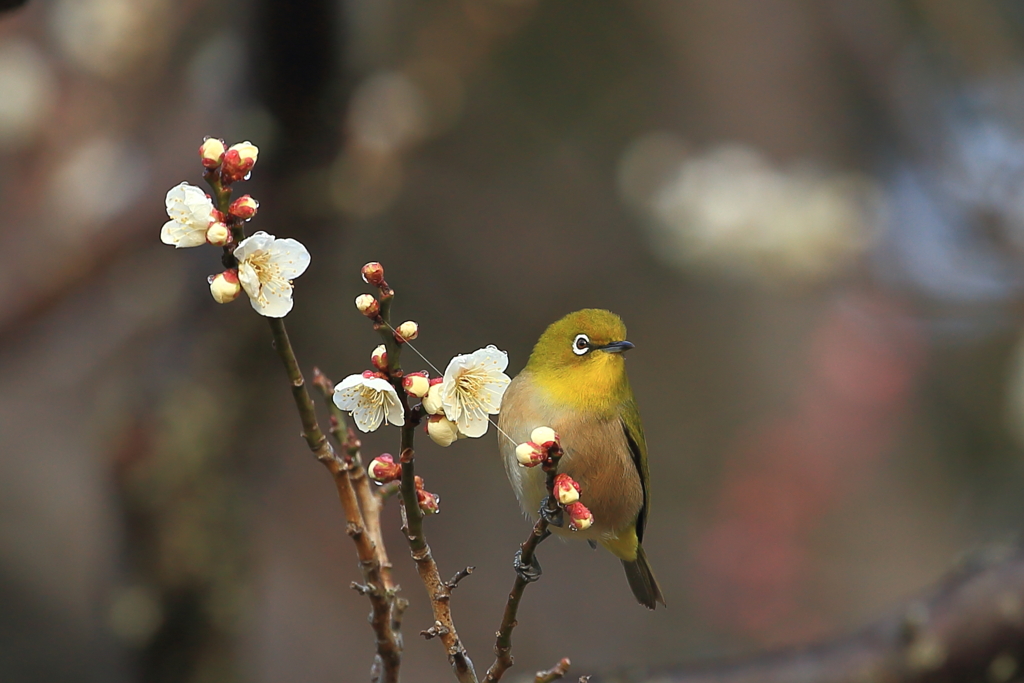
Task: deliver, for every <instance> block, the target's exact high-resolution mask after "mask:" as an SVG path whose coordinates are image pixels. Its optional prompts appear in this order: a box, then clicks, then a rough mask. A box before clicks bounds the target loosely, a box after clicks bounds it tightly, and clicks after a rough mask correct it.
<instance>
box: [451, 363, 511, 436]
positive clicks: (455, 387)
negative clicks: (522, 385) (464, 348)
mask: <svg viewBox="0 0 1024 683" xmlns="http://www.w3.org/2000/svg"><path fill="white" fill-rule="evenodd" d="M507 367H508V354H506V353H505V352H504V351H501V350H499V349H497V348H495V347H494V346H488V347H486V348H483V349H478V350H476V351H474V352H473V353H469V354H463V355H460V356H455V358H452V360H451V362H450V363H448V367H447V368H446V369H445V371H444V380H443V381H442V382H441V405H442V407H443V408H444V414H445V416H446V417H447V418H448V419H449V420H451V421H452V422H454V423H455V424H456V425H457V426H458V428H459V432H460V433H461V434H463V435H465V436H470V437H474V438H476V437H480V436H483V435H484V434H485V433H486V432H487V420H488V418H487V416H488V415H497V414H498V410H499V409H500V408H501V397H502V396H504V394H505V389H507V388H508V385H509V382H511V381H512V380H511V379H509V376H508V375H506V374H505V372H504V371H505V368H507Z"/></svg>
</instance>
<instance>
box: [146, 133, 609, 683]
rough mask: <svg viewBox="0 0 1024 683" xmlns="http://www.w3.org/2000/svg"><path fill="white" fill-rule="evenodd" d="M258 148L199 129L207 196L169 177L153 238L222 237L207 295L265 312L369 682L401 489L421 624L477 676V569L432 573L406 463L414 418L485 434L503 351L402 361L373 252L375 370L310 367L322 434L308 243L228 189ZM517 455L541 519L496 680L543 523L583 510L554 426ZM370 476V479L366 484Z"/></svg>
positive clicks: (398, 610)
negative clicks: (280, 229)
mask: <svg viewBox="0 0 1024 683" xmlns="http://www.w3.org/2000/svg"><path fill="white" fill-rule="evenodd" d="M258 154H259V150H258V149H257V148H256V146H255V145H253V144H251V143H249V142H242V143H238V144H235V145H232V146H230V147H227V146H225V144H224V142H223V141H222V140H218V139H216V138H208V139H206V140H205V141H204V142H203V144H202V146H201V147H200V149H199V155H200V159H201V162H202V164H203V167H204V169H205V171H204V174H203V177H204V179H205V180H206V182H207V183H208V184H209V186H210V189H211V193H212V194H211V195H207V194H206V193H205V192H203V191H202V190H201V189H199V188H198V187H195V186H193V185H190V184H188V183H181V184H179V185H178V186H176V187H174V188H172V189H171V190H170V191H169V192H168V193H167V197H166V208H167V215H168V221H167V222H166V223H165V224H164V226H163V228H162V229H161V233H160V238H161V240H162V241H163V242H164V243H166V244H170V245H173V246H175V247H176V248H188V247H197V246H201V245H203V244H210V245H213V246H217V247H220V248H221V264H222V266H223V268H224V270H223V271H222V272H220V273H218V274H216V275H213V276H211V277H210V278H209V283H210V293H211V295H212V296H213V298H214V300H215V301H217V302H218V303H230V302H231V301H234V300H235V299H237V298H238V297H239V296H241V294H242V293H243V292H244V293H245V294H246V295H247V296H248V298H249V302H250V304H251V305H252V307H253V309H254V310H255V311H256V312H257V313H259V314H260V315H263V316H265V317H266V318H267V319H268V322H269V324H270V328H271V333H272V336H273V339H274V348H275V349H276V351H277V354H278V356H279V357H280V358H281V361H282V363H283V364H284V367H285V371H286V373H287V375H288V379H289V380H290V382H291V389H292V397H293V399H294V402H295V406H296V409H297V411H298V413H299V418H300V421H301V423H302V435H303V438H304V439H305V441H306V444H307V446H308V447H309V449H310V451H311V452H312V453H313V454H314V455H315V456H316V458H317V460H319V461H320V462H321V463H323V465H324V466H325V467H326V468H327V469H328V471H329V472H330V473H331V475H332V478H333V479H334V482H335V487H336V489H337V492H338V498H339V500H340V502H341V505H342V508H343V510H344V513H345V520H346V532H347V534H348V535H349V536H350V537H351V538H352V540H353V543H354V544H355V547H356V555H357V557H358V559H359V568H360V571H361V574H362V582H361V583H359V582H353V583H352V587H353V588H354V589H356V590H357V591H358V592H359V593H360V594H363V595H366V596H367V597H368V599H369V601H370V605H371V614H370V623H371V626H372V628H373V631H374V634H375V636H376V657H375V659H374V665H373V667H372V669H371V672H372V673H371V679H372V681H374V683H396V682H397V681H398V679H399V670H400V667H401V662H402V636H401V622H402V615H403V612H404V610H405V608H406V606H407V604H408V603H407V601H406V600H404V599H402V598H399V597H398V596H397V593H398V591H399V587H398V586H397V585H396V584H395V583H394V581H393V579H392V576H391V564H390V562H389V560H388V555H387V552H386V549H385V547H384V542H383V537H382V534H381V527H380V513H381V508H382V506H383V504H384V501H385V500H386V498H387V497H388V496H390V495H392V494H395V493H397V494H398V495H399V499H400V502H401V512H402V521H403V523H402V530H403V532H404V534H405V536H406V539H407V542H408V545H409V550H410V553H411V555H412V558H413V560H414V562H415V565H416V568H417V572H418V573H419V576H420V579H421V581H422V582H423V585H424V587H425V588H426V591H427V596H428V598H429V600H430V604H431V609H432V612H433V617H434V622H433V625H431V626H430V627H429V628H427V629H424V630H423V631H421V633H422V635H423V636H424V637H426V638H428V639H431V638H437V639H438V640H439V641H440V642H441V643H442V645H443V647H444V649H445V653H446V654H447V656H448V659H449V662H450V664H451V666H452V670H453V672H454V674H455V676H456V678H457V679H458V680H459V681H460V682H461V683H478V680H479V679H478V678H477V674H476V671H475V669H474V666H473V662H472V660H471V659H470V657H469V654H468V653H467V652H466V649H465V647H464V646H463V644H462V642H461V640H460V638H459V635H458V632H457V630H456V628H455V623H454V620H453V618H452V612H451V604H450V603H451V592H452V590H453V589H454V588H455V586H456V585H457V584H458V583H459V581H461V580H463V579H464V578H466V577H467V576H469V574H470V573H471V572H472V571H473V568H472V567H467V568H465V569H463V570H461V571H459V572H458V573H457V574H455V576H454V577H453V578H452V579H451V580H449V581H444V580H442V579H441V575H440V571H439V569H438V566H437V563H436V561H435V560H434V557H433V553H432V551H431V548H430V545H429V544H428V543H427V538H426V532H425V529H424V526H425V525H424V519H425V517H426V516H428V515H434V514H436V513H438V512H439V511H440V498H439V497H438V496H437V494H435V493H432V492H431V491H429V490H427V489H426V486H425V483H424V481H423V479H422V478H421V477H419V476H417V475H416V462H415V461H416V455H415V453H416V452H415V443H414V442H415V434H416V428H417V427H418V426H420V425H421V424H422V425H423V426H424V429H425V431H426V433H427V435H428V436H429V437H430V438H431V440H433V441H434V442H435V443H438V444H439V445H441V446H445V447H447V446H450V445H451V444H453V443H454V442H455V441H457V440H459V439H462V438H479V437H481V436H483V435H484V434H485V433H486V432H487V429H488V425H489V424H490V416H491V415H496V414H498V411H499V408H500V406H501V399H502V396H503V394H504V392H505V389H506V388H507V387H508V385H509V384H510V382H511V380H510V379H509V377H508V375H506V374H505V369H506V368H507V366H508V357H507V355H506V354H505V352H504V351H501V350H499V349H497V348H495V347H494V346H488V347H486V348H482V349H478V350H477V351H474V352H472V353H468V354H461V355H456V356H455V357H454V358H452V360H451V361H450V362H449V363H448V366H447V368H446V369H445V371H444V373H443V374H441V373H438V374H440V375H441V376H435V377H431V376H430V374H429V372H427V371H417V372H408V373H407V372H405V371H404V370H403V369H402V364H401V360H402V351H403V349H404V347H406V346H410V347H411V342H412V341H414V340H415V339H417V338H418V336H419V332H420V330H419V325H418V324H417V323H416V322H414V321H412V320H407V321H405V322H403V323H401V324H400V325H398V326H397V327H394V326H392V324H391V309H392V304H393V301H394V297H395V290H394V289H392V287H391V286H390V285H389V284H388V282H387V281H386V280H385V279H384V268H383V267H382V266H381V265H380V264H379V263H376V262H372V263H367V264H366V265H365V266H363V268H362V271H361V273H362V277H363V280H364V281H365V282H366V283H367V284H368V285H370V286H371V287H373V288H374V289H375V293H373V294H362V295H360V296H359V297H357V298H356V300H355V305H356V308H357V310H358V311H359V312H360V313H361V314H362V315H364V316H365V317H366V318H367V319H368V320H369V321H370V322H371V323H372V326H373V329H374V330H375V331H376V332H377V333H378V335H379V337H380V340H381V344H380V345H378V346H377V348H375V349H374V350H373V352H372V353H371V355H370V365H371V366H372V369H367V370H365V371H363V372H360V373H355V374H351V375H349V376H347V377H345V378H344V379H343V380H342V381H341V382H339V383H338V384H334V383H333V382H332V381H331V380H330V379H329V378H327V376H326V375H324V374H323V373H322V372H320V371H319V369H314V370H313V384H314V386H316V387H317V388H318V390H319V391H320V393H321V394H322V395H323V396H324V398H325V399H328V401H327V402H328V405H329V408H330V411H331V412H330V429H329V432H330V435H331V437H332V438H333V439H334V442H335V445H336V448H335V447H334V446H332V444H331V442H330V441H329V440H328V438H327V436H326V435H325V434H324V432H323V430H322V429H321V427H320V424H319V423H318V421H317V416H316V411H315V408H314V404H313V400H312V398H311V397H310V394H309V391H308V390H307V387H306V382H305V378H304V377H303V374H302V371H301V368H300V366H299V362H298V359H297V358H296V356H295V352H294V350H293V348H292V345H291V341H290V339H289V336H288V331H287V329H286V327H285V323H284V317H285V316H286V315H287V314H288V313H289V312H290V311H291V310H292V308H293V306H294V300H293V293H294V284H293V281H294V279H295V278H297V277H298V276H299V275H301V274H302V273H303V272H305V270H306V269H307V267H308V266H309V263H310V255H309V252H308V251H307V250H306V248H305V247H304V246H303V245H302V244H300V243H299V242H298V241H296V240H294V239H290V238H280V239H279V238H277V237H275V236H273V235H270V234H267V233H266V232H262V231H258V232H256V233H254V234H252V235H251V236H250V235H247V234H246V229H245V224H246V223H247V222H248V221H250V220H251V219H252V218H253V217H255V216H256V213H257V211H258V208H259V203H258V202H257V201H256V200H255V199H254V198H253V197H251V196H250V195H248V194H243V195H241V196H239V197H237V198H235V199H232V194H233V189H234V184H235V183H238V182H242V181H244V180H247V179H248V178H249V175H250V173H251V172H252V169H253V167H254V165H255V164H256V160H257V158H258ZM413 351H415V349H413ZM416 353H418V352H416ZM424 360H426V359H424ZM428 364H429V361H428ZM431 367H432V368H433V366H431ZM435 372H436V369H435ZM346 413H348V414H350V415H351V418H352V422H353V423H354V426H355V428H356V429H358V430H360V431H362V432H372V431H375V430H377V429H379V428H381V427H382V426H386V425H393V426H396V427H399V428H400V430H401V442H400V444H401V445H400V450H399V455H398V458H397V460H396V458H394V457H393V456H391V455H390V454H387V453H384V454H381V455H380V456H378V457H376V458H373V459H372V460H371V462H370V464H369V467H368V468H367V469H365V470H364V469H363V464H362V460H361V456H360V448H361V444H360V441H359V439H358V438H357V436H356V431H355V430H354V429H353V428H352V427H349V425H348V422H347V420H346V417H345V414H346ZM516 454H517V457H518V459H519V462H520V464H521V465H522V466H524V467H532V466H536V465H541V466H542V468H543V470H544V471H545V472H546V473H547V489H548V494H549V495H548V497H547V499H546V500H545V503H544V507H543V509H542V511H541V512H542V514H541V518H540V520H539V521H538V522H537V524H536V525H535V526H534V528H533V529H532V531H531V534H530V537H529V538H528V539H527V540H526V541H525V542H524V543H523V544H522V545H521V547H520V550H519V552H518V553H517V554H516V573H517V578H516V582H515V584H514V586H513V590H512V593H511V594H510V595H509V599H508V603H507V604H506V607H505V612H504V617H503V620H502V624H501V628H500V630H499V632H498V637H497V641H496V643H495V655H496V660H495V662H494V664H493V665H492V666H491V668H490V670H489V671H488V672H487V677H486V679H485V680H486V681H498V680H499V679H500V678H501V676H502V675H503V673H504V672H505V671H506V670H507V669H508V668H509V667H510V666H511V665H512V656H511V648H512V640H511V638H512V630H513V629H514V627H515V625H516V613H517V611H518V607H519V602H520V600H521V599H522V595H523V591H524V589H525V587H526V584H528V583H530V582H532V581H535V580H536V579H537V578H538V577H539V576H540V565H539V563H537V561H536V556H535V551H536V547H537V545H538V544H539V543H540V542H541V541H542V540H544V538H546V537H547V536H548V535H550V531H549V529H548V526H549V525H550V524H555V525H557V526H561V525H562V524H563V511H564V512H565V513H568V516H569V523H570V527H571V528H573V529H585V528H587V527H588V526H589V525H590V524H591V523H592V522H593V516H592V515H591V514H590V511H589V510H588V509H587V508H586V507H585V506H584V505H583V503H582V502H581V501H580V497H581V493H582V492H581V489H580V486H579V485H578V484H577V483H576V482H574V481H573V480H572V479H571V478H569V477H568V476H567V475H565V474H558V473H557V467H558V461H559V458H560V457H561V455H562V449H561V445H560V443H559V439H558V435H557V434H555V432H554V431H553V430H551V429H550V428H548V427H541V428H538V429H536V430H534V432H533V433H532V434H531V441H530V442H528V443H526V444H521V445H520V447H519V448H517V450H516ZM370 479H373V480H374V481H376V482H377V483H378V485H379V486H377V487H372V486H371V485H370V483H369V481H370ZM568 666H569V661H568V660H567V659H563V660H562V661H560V662H559V664H558V665H556V666H555V667H554V668H552V669H550V670H548V671H546V672H539V673H538V674H537V676H536V680H538V681H540V680H544V681H551V680H555V679H557V678H560V677H562V676H563V675H565V672H566V670H567V668H568Z"/></svg>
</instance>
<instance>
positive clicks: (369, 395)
mask: <svg viewBox="0 0 1024 683" xmlns="http://www.w3.org/2000/svg"><path fill="white" fill-rule="evenodd" d="M334 404H335V405H336V406H338V407H339V408H341V409H342V410H344V411H346V412H349V413H352V419H354V420H355V422H356V426H357V427H359V429H360V430H362V431H364V432H372V431H375V430H376V429H377V428H378V427H380V426H381V424H382V423H383V422H384V420H385V419H387V421H388V422H390V423H391V424H393V425H395V426H396V427H401V426H402V425H404V424H405V411H404V410H403V408H402V403H401V401H399V400H398V392H397V391H395V388H394V387H393V386H391V383H390V382H388V381H387V380H386V379H383V378H380V377H374V376H372V375H371V376H370V377H367V376H365V375H349V376H348V377H346V378H345V379H343V380H342V381H341V382H339V383H338V385H337V386H336V387H334Z"/></svg>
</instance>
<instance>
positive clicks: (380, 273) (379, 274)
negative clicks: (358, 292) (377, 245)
mask: <svg viewBox="0 0 1024 683" xmlns="http://www.w3.org/2000/svg"><path fill="white" fill-rule="evenodd" d="M361 272H362V275H363V282H365V283H366V284H368V285H373V286H374V287H377V286H378V285H380V283H382V282H384V266H382V265H381V264H379V263H377V262H376V261H370V262H369V263H367V264H366V265H365V266H363V269H362V271H361Z"/></svg>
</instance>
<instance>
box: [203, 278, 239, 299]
mask: <svg viewBox="0 0 1024 683" xmlns="http://www.w3.org/2000/svg"><path fill="white" fill-rule="evenodd" d="M209 280H210V294H212V295H213V300H214V301H216V302H217V303H219V304H226V303H229V302H232V301H234V300H235V299H237V298H238V295H239V294H241V293H242V285H241V283H239V282H238V271H237V270H225V271H224V272H223V273H218V274H217V275H211V276H210V278H209Z"/></svg>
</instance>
